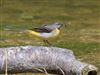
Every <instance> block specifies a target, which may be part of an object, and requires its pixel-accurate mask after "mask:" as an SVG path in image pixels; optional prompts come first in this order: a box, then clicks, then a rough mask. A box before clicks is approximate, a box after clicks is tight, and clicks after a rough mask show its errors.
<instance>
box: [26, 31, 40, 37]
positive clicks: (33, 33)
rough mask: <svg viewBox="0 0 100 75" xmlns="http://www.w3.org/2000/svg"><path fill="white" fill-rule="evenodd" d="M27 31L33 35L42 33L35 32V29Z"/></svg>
mask: <svg viewBox="0 0 100 75" xmlns="http://www.w3.org/2000/svg"><path fill="white" fill-rule="evenodd" d="M26 32H28V33H30V34H31V35H35V36H40V33H38V32H35V31H33V30H26Z"/></svg>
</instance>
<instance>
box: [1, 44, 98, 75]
mask: <svg viewBox="0 0 100 75" xmlns="http://www.w3.org/2000/svg"><path fill="white" fill-rule="evenodd" d="M5 56H7V58H6V57H5ZM6 59H7V60H6ZM6 61H7V62H6ZM6 64H7V68H8V69H7V70H8V73H20V72H33V73H38V72H45V71H47V72H48V73H57V74H60V75H61V74H62V75H97V74H96V73H97V70H98V69H97V68H96V67H95V66H94V65H91V64H87V63H83V62H80V61H78V60H77V59H76V58H75V56H74V54H73V52H72V51H71V50H69V49H64V48H57V47H43V46H19V47H8V48H0V73H4V72H5V65H6Z"/></svg>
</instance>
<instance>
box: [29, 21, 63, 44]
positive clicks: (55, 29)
mask: <svg viewBox="0 0 100 75" xmlns="http://www.w3.org/2000/svg"><path fill="white" fill-rule="evenodd" d="M62 26H63V24H61V23H59V22H55V23H52V24H44V25H42V26H40V27H37V28H33V29H29V30H27V32H28V33H30V34H31V35H34V36H36V37H39V38H41V39H43V42H44V43H45V44H48V45H51V44H50V42H49V41H48V40H49V39H53V38H55V37H57V36H58V35H59V34H60V28H61V27H62Z"/></svg>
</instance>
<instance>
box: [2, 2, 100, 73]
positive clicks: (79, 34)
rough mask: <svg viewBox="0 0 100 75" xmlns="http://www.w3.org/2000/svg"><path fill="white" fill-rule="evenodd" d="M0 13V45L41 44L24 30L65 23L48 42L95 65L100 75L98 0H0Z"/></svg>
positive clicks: (99, 10)
mask: <svg viewBox="0 0 100 75" xmlns="http://www.w3.org/2000/svg"><path fill="white" fill-rule="evenodd" d="M0 16H1V18H0V47H9V46H20V45H44V43H43V42H42V41H41V40H36V39H35V38H34V37H30V36H28V34H26V33H25V32H24V30H27V29H31V28H33V27H38V26H41V25H42V24H44V23H53V22H56V21H57V22H61V23H64V24H66V25H67V26H66V27H64V28H62V29H61V36H60V37H59V39H57V40H56V41H54V40H53V41H50V42H51V43H52V44H53V45H54V46H57V47H62V48H68V49H71V50H73V52H74V54H75V56H76V57H77V58H78V59H80V60H81V61H83V62H87V63H90V64H94V65H96V66H97V67H98V68H99V74H98V75H100V1H99V0H83V1H82V0H0ZM27 75H29V74H27Z"/></svg>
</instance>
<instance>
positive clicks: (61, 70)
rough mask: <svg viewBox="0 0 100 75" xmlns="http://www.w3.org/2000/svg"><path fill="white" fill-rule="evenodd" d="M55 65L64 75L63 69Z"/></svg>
mask: <svg viewBox="0 0 100 75" xmlns="http://www.w3.org/2000/svg"><path fill="white" fill-rule="evenodd" d="M56 66H57V65H56ZM57 67H58V69H59V70H60V71H61V72H62V74H63V75H65V73H64V71H63V70H62V69H61V68H60V67H59V66H57Z"/></svg>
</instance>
